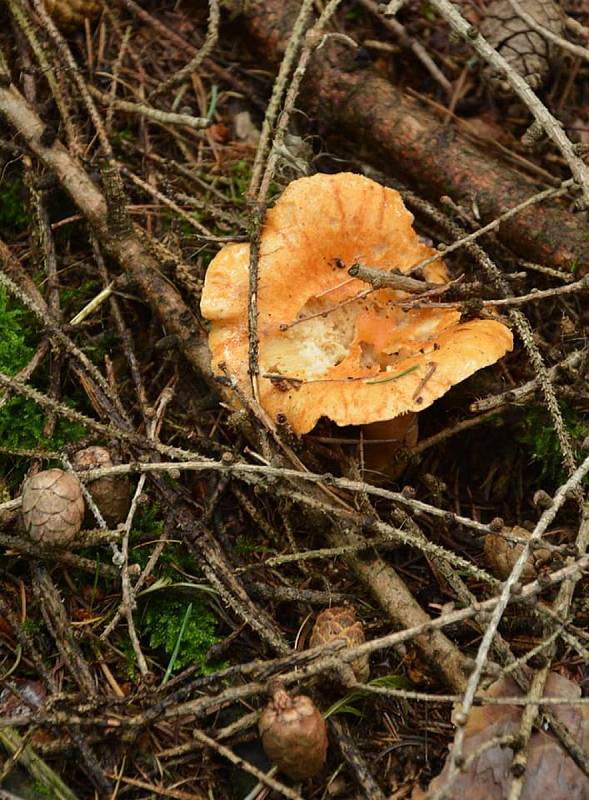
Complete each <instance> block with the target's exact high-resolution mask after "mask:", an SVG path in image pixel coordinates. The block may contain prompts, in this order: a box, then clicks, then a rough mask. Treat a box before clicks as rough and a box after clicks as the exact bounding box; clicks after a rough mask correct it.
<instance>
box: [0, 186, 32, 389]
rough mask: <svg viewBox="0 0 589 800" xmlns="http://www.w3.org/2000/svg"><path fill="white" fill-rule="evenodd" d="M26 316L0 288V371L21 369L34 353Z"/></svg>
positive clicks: (29, 323)
mask: <svg viewBox="0 0 589 800" xmlns="http://www.w3.org/2000/svg"><path fill="white" fill-rule="evenodd" d="M0 202H1V201H0ZM27 317H28V315H27V314H26V312H25V311H24V310H23V309H21V308H18V307H15V306H14V305H13V304H12V303H11V302H10V301H9V299H8V296H7V294H6V291H5V290H4V289H2V288H0V371H2V372H5V373H7V374H8V375H14V374H15V372H18V370H19V369H22V368H23V367H24V366H25V365H26V364H27V362H28V361H29V360H30V358H31V357H32V355H33V353H34V350H33V347H32V346H31V344H30V339H31V322H30V320H29V319H27Z"/></svg>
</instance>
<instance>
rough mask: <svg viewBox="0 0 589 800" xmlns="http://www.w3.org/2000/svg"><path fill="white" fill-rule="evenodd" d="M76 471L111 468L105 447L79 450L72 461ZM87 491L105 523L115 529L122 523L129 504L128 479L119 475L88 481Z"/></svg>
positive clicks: (109, 456) (109, 457)
mask: <svg viewBox="0 0 589 800" xmlns="http://www.w3.org/2000/svg"><path fill="white" fill-rule="evenodd" d="M72 463H73V465H74V467H75V468H76V469H77V470H87V469H100V467H112V465H113V462H112V458H111V455H110V453H109V451H108V450H107V449H106V447H96V446H95V447H86V448H85V449H84V450H79V451H78V452H77V453H76V454H75V456H74V457H73V459H72ZM87 488H88V491H89V492H90V494H91V496H92V499H93V500H94V502H95V503H96V505H97V506H98V509H99V511H100V513H101V514H102V516H103V517H104V519H105V521H106V523H107V524H108V525H110V526H111V527H116V526H117V525H118V524H119V522H124V520H125V518H126V516H127V512H128V511H129V505H130V503H131V497H130V484H129V479H128V478H126V477H124V476H121V475H116V476H115V475H113V477H112V478H109V477H108V476H105V477H104V478H97V479H96V480H95V481H90V482H89V483H88V484H87Z"/></svg>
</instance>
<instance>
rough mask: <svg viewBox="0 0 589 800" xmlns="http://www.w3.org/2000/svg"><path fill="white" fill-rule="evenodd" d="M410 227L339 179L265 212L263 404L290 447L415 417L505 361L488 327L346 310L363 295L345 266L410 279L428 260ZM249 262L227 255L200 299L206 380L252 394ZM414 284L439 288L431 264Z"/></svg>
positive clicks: (229, 249) (385, 298) (393, 308)
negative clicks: (209, 371)
mask: <svg viewBox="0 0 589 800" xmlns="http://www.w3.org/2000/svg"><path fill="white" fill-rule="evenodd" d="M412 223H413V215H412V214H411V213H410V212H409V211H407V209H406V208H405V206H404V205H403V201H402V199H401V196H400V194H399V193H398V192H397V191H395V190H394V189H389V188H387V187H384V186H381V185H380V184H378V183H375V182H374V181H371V180H369V179H368V178H365V177H363V176H361V175H355V174H352V173H347V172H343V173H339V174H337V175H314V176H312V177H310V178H301V179H300V180H297V181H293V183H291V184H290V185H289V186H288V187H287V189H286V190H285V191H284V193H283V194H282V196H281V197H280V198H279V200H278V201H277V202H276V205H275V206H274V208H272V209H270V210H269V211H268V213H267V215H266V220H265V223H264V227H263V230H262V236H261V247H260V257H259V266H258V296H257V304H258V330H257V332H258V339H259V353H258V362H259V367H260V375H259V380H258V387H259V396H260V402H261V404H262V406H263V407H264V408H265V410H266V411H267V412H268V413H269V414H270V415H271V416H273V417H276V415H278V414H279V413H282V414H284V415H285V416H286V418H287V420H288V422H289V424H290V426H291V428H292V430H293V431H294V432H295V433H297V434H303V433H307V432H308V431H310V430H311V429H312V428H313V427H314V425H315V424H316V422H317V420H318V419H319V418H320V417H322V416H325V417H329V419H331V420H333V421H334V422H336V423H337V424H338V425H363V424H366V423H370V422H378V421H382V420H389V419H394V418H395V417H397V416H399V415H400V414H404V413H406V412H408V411H421V410H422V409H424V408H426V407H427V406H429V405H431V404H432V403H433V402H434V401H435V400H437V399H438V398H439V397H441V396H442V395H443V394H445V392H446V391H448V389H449V388H450V387H451V386H453V385H454V384H456V383H459V382H460V381H462V380H464V379H465V378H467V377H468V376H469V375H472V374H473V373H474V372H476V371H477V370H478V369H481V368H482V367H486V366H488V365H489V364H493V363H494V362H495V361H497V360H498V359H499V358H501V356H503V355H504V354H505V353H506V352H507V351H508V350H510V349H511V348H512V346H513V338H512V335H511V332H510V331H509V329H508V328H506V327H505V326H504V325H502V324H501V323H500V322H497V321H495V320H471V321H469V322H464V323H461V322H460V311H459V310H458V309H449V308H442V309H440V308H438V309H436V308H413V309H408V310H407V309H403V308H401V307H399V305H394V303H395V301H399V300H401V299H404V298H406V297H407V295H406V294H405V293H403V292H400V291H396V290H392V289H379V290H376V291H372V292H370V293H369V294H368V295H366V296H363V297H361V298H358V299H353V298H355V297H356V296H357V295H358V294H359V293H364V292H365V291H366V290H367V289H370V286H369V285H367V284H366V283H364V282H363V281H361V280H359V279H357V278H351V277H350V276H349V275H348V274H347V269H348V268H349V267H351V266H352V265H353V264H356V263H360V264H362V265H364V266H369V267H373V268H376V269H382V270H384V271H389V270H394V269H397V270H399V271H401V272H408V271H409V270H410V269H411V267H413V266H415V265H416V264H418V263H419V262H420V261H422V260H423V259H425V258H427V257H429V256H431V255H435V254H436V251H435V250H433V249H432V248H431V247H429V246H428V245H426V244H425V243H423V242H422V241H421V240H420V239H419V237H418V236H417V234H416V233H415V231H414V230H413V227H412ZM249 259H250V248H249V245H248V244H231V245H227V246H226V247H224V248H223V249H222V250H221V251H220V252H219V253H218V254H217V256H216V257H215V258H214V259H213V261H212V262H211V264H210V265H209V268H208V271H207V274H206V278H205V284H204V288H203V293H202V299H201V311H202V314H203V316H204V317H205V318H206V319H208V320H210V321H211V323H212V324H211V330H210V334H209V346H210V350H211V355H212V367H213V370H214V371H215V372H216V373H217V374H220V372H221V370H220V366H219V365H220V364H225V366H226V369H227V370H228V372H229V373H230V374H231V375H232V376H233V377H235V378H236V379H237V381H238V383H239V384H240V385H241V387H242V389H244V390H245V391H248V392H249V391H250V388H249V384H250V381H249V376H248V322H247V307H248V291H249ZM424 273H425V277H426V279H427V280H428V281H429V282H432V283H443V282H445V281H446V280H447V272H446V268H445V265H444V264H443V262H442V261H440V260H439V259H438V260H437V261H435V262H433V263H432V264H431V265H430V266H429V267H427V268H426V269H425V270H424ZM307 317H308V318H309V319H305V321H301V318H307ZM297 320H298V322H297ZM293 323H296V324H294V325H293ZM269 375H270V376H272V377H271V378H270V377H265V376H269ZM277 376H278V377H277Z"/></svg>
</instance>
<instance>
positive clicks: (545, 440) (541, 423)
mask: <svg viewBox="0 0 589 800" xmlns="http://www.w3.org/2000/svg"><path fill="white" fill-rule="evenodd" d="M561 411H562V415H563V420H564V424H565V426H566V428H567V430H568V432H569V435H570V437H571V441H572V443H573V448H574V450H575V451H576V452H575V455H577V456H578V455H579V452H578V451H579V449H580V445H581V443H582V441H583V439H584V438H585V437H586V436H587V433H589V426H588V425H587V423H586V422H585V421H583V419H582V418H581V417H580V416H579V414H578V413H577V412H576V411H575V410H574V409H573V408H571V406H569V405H568V404H566V403H561ZM517 441H518V443H519V444H521V445H524V447H526V448H527V449H528V450H529V453H530V456H531V459H532V461H533V462H535V463H537V464H538V465H539V467H540V478H541V479H543V480H550V481H552V482H554V483H561V482H562V481H564V480H565V479H566V477H567V476H566V473H565V470H564V468H563V464H562V452H561V449H560V443H559V441H558V436H557V435H556V431H555V430H554V426H553V424H552V421H551V419H550V415H549V414H548V411H547V410H546V409H545V408H544V407H543V406H530V407H529V408H527V409H526V412H525V418H524V424H523V430H522V431H521V432H520V434H519V435H518V436H517Z"/></svg>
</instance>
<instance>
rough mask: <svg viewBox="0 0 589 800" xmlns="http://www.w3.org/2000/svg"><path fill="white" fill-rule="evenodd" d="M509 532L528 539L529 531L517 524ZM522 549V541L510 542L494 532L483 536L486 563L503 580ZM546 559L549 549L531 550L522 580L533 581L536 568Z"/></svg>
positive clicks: (548, 557)
mask: <svg viewBox="0 0 589 800" xmlns="http://www.w3.org/2000/svg"><path fill="white" fill-rule="evenodd" d="M510 533H511V534H513V536H517V538H518V539H529V538H530V536H531V534H530V532H529V531H527V530H526V529H525V528H520V527H519V526H518V525H516V526H515V527H513V528H512V529H511V531H510ZM523 549H524V543H523V542H521V543H519V542H512V541H510V540H509V539H506V538H505V537H504V536H498V535H497V534H495V533H488V534H487V535H486V536H485V545H484V551H485V559H486V561H487V564H488V565H489V567H490V569H491V571H492V572H493V573H494V574H495V575H497V576H498V577H499V578H501V579H503V580H505V579H506V578H508V577H509V574H510V573H511V570H512V569H513V566H514V564H515V562H516V561H517V559H518V558H519V557H520V555H521V553H522V550H523ZM548 561H550V550H547V549H545V548H538V549H534V550H531V551H530V555H529V556H528V560H527V561H526V564H525V566H524V569H523V572H522V575H521V579H522V580H523V581H533V580H534V579H535V578H536V577H537V576H538V568H539V567H540V566H541V565H542V564H545V563H546V562H548Z"/></svg>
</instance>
